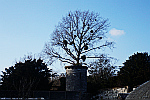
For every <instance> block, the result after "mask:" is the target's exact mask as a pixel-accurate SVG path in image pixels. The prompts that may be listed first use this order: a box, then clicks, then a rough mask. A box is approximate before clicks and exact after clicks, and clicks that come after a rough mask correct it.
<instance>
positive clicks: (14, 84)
mask: <svg viewBox="0 0 150 100" xmlns="http://www.w3.org/2000/svg"><path fill="white" fill-rule="evenodd" d="M51 72H52V69H48V68H47V65H46V64H45V63H43V60H41V59H38V60H36V59H33V60H32V59H29V60H25V62H19V63H16V64H15V66H11V67H9V68H5V71H2V73H3V75H1V76H2V79H1V81H2V82H1V84H2V85H1V86H0V89H1V90H15V91H17V92H18V97H23V98H25V97H28V96H29V95H30V94H29V93H30V92H31V91H33V90H50V84H49V77H50V76H52V73H51Z"/></svg>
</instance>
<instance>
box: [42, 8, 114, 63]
mask: <svg viewBox="0 0 150 100" xmlns="http://www.w3.org/2000/svg"><path fill="white" fill-rule="evenodd" d="M108 27H109V23H108V19H104V18H102V17H100V15H99V14H98V13H94V12H90V11H83V12H82V11H79V10H77V11H75V12H71V11H70V12H69V13H68V14H67V16H66V17H63V18H62V21H61V22H59V24H58V25H57V26H56V28H55V30H54V31H53V33H52V34H51V41H50V42H48V43H46V45H45V49H44V52H45V54H46V55H47V56H48V58H49V61H50V64H52V63H53V61H55V60H56V59H59V60H60V61H61V62H67V63H70V64H77V65H79V64H81V63H82V64H86V63H83V62H84V61H85V60H86V58H87V56H89V55H90V54H91V55H92V56H93V55H95V54H97V52H99V50H100V49H102V48H104V47H110V48H111V47H113V42H108V41H107V39H106V33H107V28H108ZM94 50H95V52H93V51H94ZM55 58H56V59H55ZM80 59H82V60H80Z"/></svg>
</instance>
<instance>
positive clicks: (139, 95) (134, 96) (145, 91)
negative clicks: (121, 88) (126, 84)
mask: <svg viewBox="0 0 150 100" xmlns="http://www.w3.org/2000/svg"><path fill="white" fill-rule="evenodd" d="M125 100H150V81H147V82H145V83H143V84H142V85H140V86H139V87H137V88H136V89H135V90H134V91H132V92H131V93H130V94H129V95H128V96H127V98H126V99H125Z"/></svg>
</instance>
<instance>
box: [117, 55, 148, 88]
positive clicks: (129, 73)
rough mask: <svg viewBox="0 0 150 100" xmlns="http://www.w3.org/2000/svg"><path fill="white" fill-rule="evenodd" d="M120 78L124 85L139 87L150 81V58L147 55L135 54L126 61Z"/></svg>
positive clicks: (119, 74) (120, 72)
mask: <svg viewBox="0 0 150 100" xmlns="http://www.w3.org/2000/svg"><path fill="white" fill-rule="evenodd" d="M123 64H124V66H123V67H122V68H121V69H120V71H119V73H118V76H119V77H120V78H119V79H120V80H121V81H120V82H122V85H128V86H131V87H133V86H137V85H140V84H142V83H144V82H146V81H148V80H150V56H149V55H148V53H147V52H145V53H138V52H137V53H136V54H135V53H134V55H132V56H130V57H129V60H126V61H125V62H124V63H123Z"/></svg>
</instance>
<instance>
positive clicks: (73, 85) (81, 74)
mask: <svg viewBox="0 0 150 100" xmlns="http://www.w3.org/2000/svg"><path fill="white" fill-rule="evenodd" d="M65 69H66V91H78V92H86V91H87V67H86V66H66V67H65Z"/></svg>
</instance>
